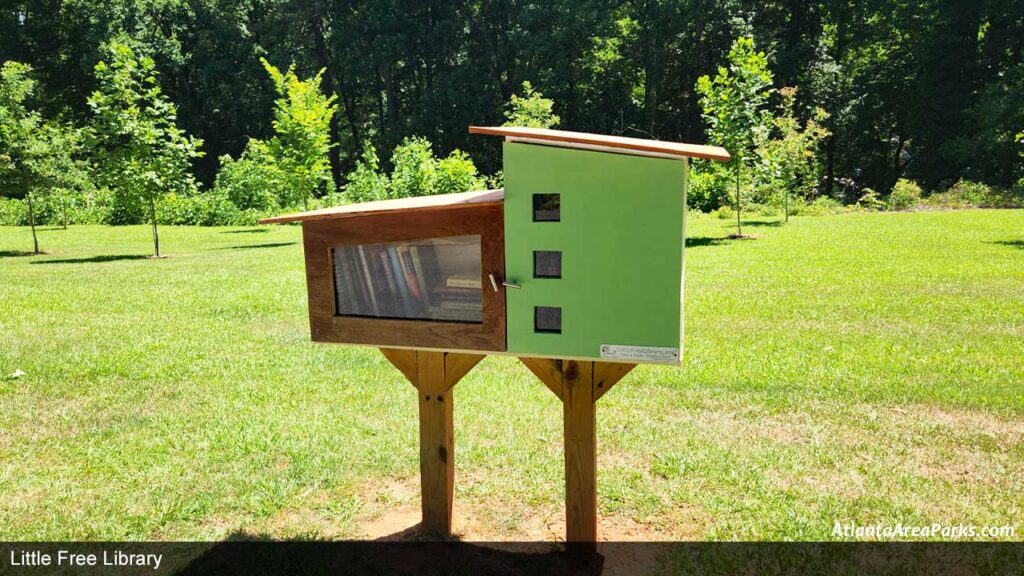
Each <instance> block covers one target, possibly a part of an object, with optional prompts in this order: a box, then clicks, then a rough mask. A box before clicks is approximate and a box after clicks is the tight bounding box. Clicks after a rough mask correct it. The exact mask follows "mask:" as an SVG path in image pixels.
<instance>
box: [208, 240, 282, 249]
mask: <svg viewBox="0 0 1024 576" xmlns="http://www.w3.org/2000/svg"><path fill="white" fill-rule="evenodd" d="M295 244H298V242H267V243H266V244H243V245H241V246H224V247H223V248H218V250H248V249H250V248H280V247H281V246H292V245H295Z"/></svg>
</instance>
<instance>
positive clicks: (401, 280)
mask: <svg viewBox="0 0 1024 576" xmlns="http://www.w3.org/2000/svg"><path fill="white" fill-rule="evenodd" d="M388 259H389V260H391V272H392V273H394V275H395V284H396V285H397V286H398V293H399V295H400V296H401V298H402V306H404V307H405V316H406V318H411V317H412V314H413V312H412V301H411V300H409V288H408V287H407V286H406V285H405V275H404V274H402V265H401V261H400V260H399V259H398V250H396V249H395V248H394V247H388Z"/></svg>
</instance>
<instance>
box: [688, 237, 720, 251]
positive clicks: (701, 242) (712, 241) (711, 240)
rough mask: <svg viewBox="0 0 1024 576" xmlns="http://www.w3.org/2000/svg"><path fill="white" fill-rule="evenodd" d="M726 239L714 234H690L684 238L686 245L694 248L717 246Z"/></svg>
mask: <svg viewBox="0 0 1024 576" xmlns="http://www.w3.org/2000/svg"><path fill="white" fill-rule="evenodd" d="M728 241H729V239H728V238H716V237H714V236H691V237H689V238H687V239H686V247H687V248H696V247H698V246H719V245H721V244H725V243H726V242H728Z"/></svg>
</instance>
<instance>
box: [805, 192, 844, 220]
mask: <svg viewBox="0 0 1024 576" xmlns="http://www.w3.org/2000/svg"><path fill="white" fill-rule="evenodd" d="M842 211H843V205H842V204H841V203H840V202H839V201H838V200H834V199H832V198H829V197H828V196H819V197H817V198H815V199H814V201H813V202H811V203H810V204H808V205H807V206H805V207H803V208H801V210H800V213H801V214H805V215H807V216H824V215H825V214H836V213H838V212H842Z"/></svg>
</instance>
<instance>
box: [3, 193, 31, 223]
mask: <svg viewBox="0 0 1024 576" xmlns="http://www.w3.org/2000/svg"><path fill="white" fill-rule="evenodd" d="M27 225H28V206H27V205H26V204H25V202H24V201H23V200H16V199H14V198H4V197H2V196H0V226H27Z"/></svg>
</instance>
